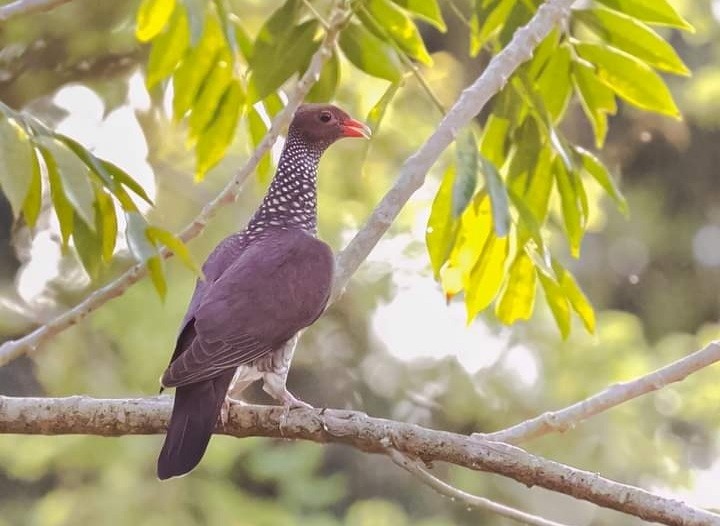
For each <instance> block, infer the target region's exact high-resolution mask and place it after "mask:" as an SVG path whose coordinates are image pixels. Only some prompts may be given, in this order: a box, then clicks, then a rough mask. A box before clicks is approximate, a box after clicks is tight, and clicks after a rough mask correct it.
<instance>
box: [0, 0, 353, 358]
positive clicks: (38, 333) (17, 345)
mask: <svg viewBox="0 0 720 526" xmlns="http://www.w3.org/2000/svg"><path fill="white" fill-rule="evenodd" d="M348 16H349V11H348V10H347V8H346V2H345V1H344V0H337V1H336V4H335V7H334V8H333V10H332V13H331V15H330V21H329V22H328V24H329V28H328V30H327V32H326V33H325V38H324V39H323V42H322V43H321V45H320V47H319V48H318V50H317V51H316V52H315V54H314V55H313V57H312V60H311V61H310V65H309V66H308V69H307V71H306V72H305V73H304V74H303V76H302V77H301V78H300V79H299V80H298V82H297V84H296V85H295V87H294V89H293V90H292V92H291V93H290V94H289V96H288V102H287V105H286V106H285V108H284V109H283V110H282V111H281V112H280V113H279V114H278V115H277V116H276V117H275V119H273V121H272V124H271V126H270V129H269V130H268V132H267V134H266V135H265V137H264V138H263V140H262V141H261V142H260V144H259V145H258V147H257V149H256V150H255V151H254V152H253V154H252V155H251V156H250V158H249V159H248V161H247V162H246V163H245V165H244V166H243V167H242V168H240V170H239V171H238V172H237V174H235V176H234V177H233V178H232V179H231V180H230V182H229V183H228V184H227V185H226V186H225V188H223V190H222V191H221V192H220V193H219V194H218V195H217V196H216V197H215V198H214V199H213V200H212V201H210V202H209V203H208V204H206V205H205V207H203V209H202V211H201V212H200V214H198V216H197V217H196V218H195V219H194V220H193V221H192V222H191V223H190V224H189V225H188V226H186V227H185V228H184V229H183V230H182V231H181V232H180V233H179V234H178V236H179V237H180V239H182V240H183V241H185V242H187V241H190V240H191V239H194V238H196V237H197V236H199V235H200V234H201V233H202V231H203V230H204V229H205V226H206V225H207V223H208V221H209V220H210V219H211V218H212V217H213V216H214V215H215V214H216V213H217V211H218V210H219V209H220V208H221V207H222V206H224V205H227V204H229V203H232V202H234V201H235V199H236V198H237V195H238V193H239V192H240V190H241V189H242V186H243V184H244V183H245V181H246V180H247V178H248V177H249V176H250V174H252V173H253V172H254V171H255V169H256V168H257V165H258V163H259V162H260V159H261V158H262V156H263V155H264V154H265V153H266V152H267V151H268V150H269V149H270V148H271V147H272V145H273V144H274V143H275V140H276V139H277V138H278V136H279V135H280V132H281V131H282V130H283V129H285V128H286V127H287V126H288V124H289V123H290V120H291V119H292V116H293V114H294V113H295V110H296V109H297V108H298V106H299V105H300V104H301V103H302V101H303V99H304V98H305V96H306V95H307V93H308V92H309V91H310V88H311V87H312V86H313V84H314V83H315V82H316V81H317V80H318V78H319V77H320V72H321V71H322V67H323V65H324V64H325V62H326V61H327V60H328V59H329V58H330V56H331V55H332V50H333V48H334V47H335V45H336V43H337V39H338V35H339V33H340V29H341V28H342V27H343V25H344V24H345V22H346V21H347V18H348ZM162 255H163V257H165V258H169V257H171V256H172V255H173V254H172V252H171V251H170V250H167V249H164V250H163V252H162ZM146 274H147V268H146V267H145V266H143V265H141V264H138V265H134V266H132V267H130V268H129V269H128V270H126V271H125V272H124V273H123V274H121V275H120V276H119V277H118V278H116V279H115V280H113V281H111V282H110V283H108V284H107V285H105V286H104V287H101V288H99V289H97V290H96V291H94V292H92V293H91V294H89V295H88V296H87V297H86V298H85V299H84V300H83V301H81V302H80V303H78V304H77V305H76V306H75V307H73V308H72V309H69V310H67V311H65V312H64V313H62V314H60V315H59V316H57V317H55V318H54V319H52V320H51V321H49V322H47V323H45V324H44V325H41V326H40V327H38V328H37V329H35V330H34V331H32V332H30V333H28V334H26V335H25V336H23V337H22V338H19V339H17V340H9V341H7V342H5V343H3V344H2V345H0V367H2V366H3V365H5V364H6V363H8V362H10V361H12V360H14V359H15V358H18V357H19V356H22V355H23V354H26V353H31V352H33V351H35V350H37V349H38V348H39V347H40V346H41V345H43V344H44V343H45V342H47V341H48V340H50V339H51V338H52V337H54V336H55V335H57V334H59V333H60V332H62V331H64V330H65V329H68V328H69V327H71V326H73V325H75V324H77V323H78V322H79V321H80V320H82V319H83V318H85V317H86V316H87V315H88V314H90V313H91V312H93V311H94V310H96V309H97V308H99V307H101V306H102V305H104V304H105V303H107V302H108V301H110V300H111V299H113V298H116V297H118V296H121V295H122V294H123V293H124V292H125V291H126V290H127V289H128V288H129V287H130V286H131V285H133V284H134V283H136V282H137V281H139V280H140V279H142V278H143V277H145V275H146Z"/></svg>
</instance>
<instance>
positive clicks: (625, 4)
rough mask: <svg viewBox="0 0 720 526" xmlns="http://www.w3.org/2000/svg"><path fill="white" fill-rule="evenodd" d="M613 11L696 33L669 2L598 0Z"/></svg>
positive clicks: (665, 0)
mask: <svg viewBox="0 0 720 526" xmlns="http://www.w3.org/2000/svg"><path fill="white" fill-rule="evenodd" d="M598 1H599V2H600V3H601V4H604V5H606V6H608V7H610V8H611V9H615V10H616V11H621V12H623V13H625V14H626V15H630V16H632V17H634V18H637V19H639V20H642V21H643V22H647V23H649V24H656V25H661V26H670V27H677V28H678V29H684V30H686V31H691V32H694V31H695V30H694V29H693V26H692V25H690V23H689V22H688V21H687V20H685V19H684V18H683V17H681V16H680V15H679V14H678V12H677V11H675V8H674V7H673V6H672V5H671V4H670V2H668V0H598Z"/></svg>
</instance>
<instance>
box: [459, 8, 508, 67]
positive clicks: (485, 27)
mask: <svg viewBox="0 0 720 526" xmlns="http://www.w3.org/2000/svg"><path fill="white" fill-rule="evenodd" d="M514 5H515V0H499V1H495V2H493V3H492V7H491V10H490V11H489V12H487V11H486V10H482V11H481V12H480V13H473V17H472V18H471V28H470V55H471V56H473V57H474V56H475V55H477V54H478V53H479V52H480V50H481V49H482V48H483V47H484V46H485V44H487V43H488V42H489V41H490V40H491V39H492V38H494V37H495V36H496V35H497V34H498V33H499V32H500V30H501V29H502V28H503V26H504V25H505V22H506V21H507V19H508V16H509V15H510V12H511V11H512V8H513V6H514ZM483 11H484V12H483ZM479 20H483V23H482V25H480V23H479Z"/></svg>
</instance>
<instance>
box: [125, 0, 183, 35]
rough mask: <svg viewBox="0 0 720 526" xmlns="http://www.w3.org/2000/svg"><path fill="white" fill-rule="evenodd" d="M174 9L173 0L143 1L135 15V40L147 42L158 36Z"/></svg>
mask: <svg viewBox="0 0 720 526" xmlns="http://www.w3.org/2000/svg"><path fill="white" fill-rule="evenodd" d="M174 9H175V0H143V1H142V3H141V4H140V8H139V9H138V14H137V26H136V28H135V36H136V37H137V39H138V40H139V41H140V42H147V41H149V40H152V39H153V38H155V37H156V36H157V35H159V34H160V31H162V30H163V28H164V27H165V24H167V22H168V20H170V16H171V15H172V13H173V10H174Z"/></svg>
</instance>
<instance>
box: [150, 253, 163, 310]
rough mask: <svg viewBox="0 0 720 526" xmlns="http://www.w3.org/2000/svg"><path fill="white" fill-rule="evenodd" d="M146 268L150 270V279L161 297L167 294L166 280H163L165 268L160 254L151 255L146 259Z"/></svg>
mask: <svg viewBox="0 0 720 526" xmlns="http://www.w3.org/2000/svg"><path fill="white" fill-rule="evenodd" d="M147 268H148V271H149V272H150V279H151V280H152V283H153V286H154V287H155V290H156V291H157V293H158V295H159V296H160V298H161V299H163V300H164V299H165V296H166V295H167V282H166V281H165V269H164V265H163V260H162V258H161V257H160V256H153V257H151V258H150V259H148V260H147Z"/></svg>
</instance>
